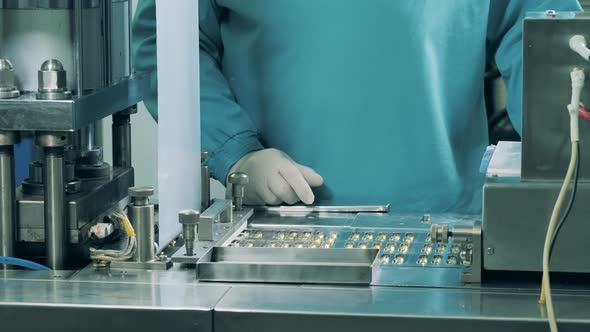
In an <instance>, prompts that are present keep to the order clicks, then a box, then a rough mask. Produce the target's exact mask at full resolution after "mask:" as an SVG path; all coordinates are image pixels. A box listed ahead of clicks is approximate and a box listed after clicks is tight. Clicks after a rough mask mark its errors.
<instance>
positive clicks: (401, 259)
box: [393, 254, 406, 265]
mask: <svg viewBox="0 0 590 332" xmlns="http://www.w3.org/2000/svg"><path fill="white" fill-rule="evenodd" d="M405 257H406V256H405V255H403V254H397V255H395V257H394V258H393V263H394V264H397V265H401V264H403V263H404V260H405Z"/></svg>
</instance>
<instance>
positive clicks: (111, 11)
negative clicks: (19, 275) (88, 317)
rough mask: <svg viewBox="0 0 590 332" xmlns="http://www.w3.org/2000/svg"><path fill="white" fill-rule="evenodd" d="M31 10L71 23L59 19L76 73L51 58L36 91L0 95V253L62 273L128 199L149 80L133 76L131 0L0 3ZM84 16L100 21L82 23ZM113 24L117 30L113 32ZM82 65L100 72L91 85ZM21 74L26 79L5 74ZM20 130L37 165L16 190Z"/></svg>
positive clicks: (15, 10) (0, 52)
mask: <svg viewBox="0 0 590 332" xmlns="http://www.w3.org/2000/svg"><path fill="white" fill-rule="evenodd" d="M115 4H116V5H117V8H116V9H115V7H114V6H115ZM29 10H30V11H31V12H35V13H45V12H46V13H54V12H59V13H65V17H69V20H68V21H67V22H61V23H63V24H66V23H68V22H69V23H70V24H71V32H68V33H71V36H72V39H71V43H72V44H71V45H72V48H71V53H69V54H68V56H71V61H72V62H73V72H70V73H69V74H70V80H68V79H67V74H68V73H67V72H66V70H65V69H64V68H63V67H62V64H61V62H60V61H58V60H48V61H46V62H45V63H44V64H43V66H42V67H41V70H39V73H38V76H39V87H38V91H30V90H27V89H30V87H26V86H23V87H17V89H18V90H21V91H16V92H17V93H16V94H11V95H6V94H5V95H4V97H9V98H5V99H0V149H1V152H0V161H1V162H0V181H1V183H0V188H1V189H2V192H1V193H0V206H2V207H3V208H2V213H1V214H0V225H2V228H1V229H0V243H2V246H1V248H0V256H15V255H19V256H26V257H38V256H45V257H46V263H47V265H48V266H49V267H50V268H53V269H57V270H60V269H65V268H66V267H67V266H68V261H67V260H66V257H67V254H68V253H69V254H71V255H72V256H74V254H75V252H77V251H78V250H77V249H76V248H75V247H76V245H80V244H82V243H83V242H84V241H85V239H86V236H87V235H86V230H87V229H88V227H89V225H90V224H91V223H92V222H94V221H95V220H97V219H98V218H99V217H101V215H102V214H104V213H105V212H106V211H108V210H109V209H111V208H112V207H114V206H117V205H118V204H119V203H120V202H121V200H123V199H125V198H126V196H127V188H129V187H132V186H133V183H134V176H133V168H132V165H131V127H130V115H131V114H133V113H135V112H136V107H135V105H136V104H137V103H139V102H140V101H141V100H142V99H143V98H144V93H145V91H146V90H147V85H148V78H147V75H146V74H142V73H132V71H131V68H132V63H131V56H130V52H131V38H130V31H131V1H119V0H117V1H112V0H102V1H100V0H92V1H54V2H41V1H40V2H31V1H0V12H1V13H2V14H3V15H20V14H22V13H23V12H24V11H29ZM91 11H92V12H93V13H95V12H96V13H97V15H95V16H97V17H98V19H97V20H92V19H88V18H89V16H88V15H89V13H90V12H91ZM123 11H126V13H124V12H123ZM40 15H43V14H40ZM114 17H117V19H118V20H117V21H114ZM85 19H87V20H85ZM49 24H51V22H50V23H49ZM120 26H122V27H123V28H124V29H123V31H116V33H115V31H114V29H118V27H120ZM4 33H5V34H6V33H9V32H6V31H5V32H4ZM86 40H91V41H94V40H98V41H100V42H99V44H100V48H99V49H100V52H99V54H89V52H88V45H87V44H88V42H86ZM116 47H122V48H123V50H121V51H120V52H119V51H118V50H115V48H116ZM15 49H16V50H15ZM11 51H12V54H18V53H19V52H20V50H18V45H16V46H14V44H11V48H9V49H6V50H5V49H0V58H3V56H4V55H5V53H10V52H11ZM38 51H39V52H44V50H43V49H42V48H40V49H39V50H38ZM114 52H117V54H116V55H115V53H114ZM121 54H123V56H121ZM44 56H45V57H46V58H49V59H52V57H53V56H54V55H53V54H44ZM97 57H98V58H97ZM66 60H68V61H70V59H66ZM7 63H9V62H7ZM32 65H35V66H37V65H38V64H29V67H30V66H32ZM22 67H23V66H21V67H20V68H21V69H22ZM89 67H99V68H102V71H100V72H98V73H94V72H92V75H97V76H96V77H97V78H96V79H92V77H89V76H88V75H86V74H87V72H89V69H88V68H89ZM115 68H119V69H116V70H115ZM121 68H122V69H121ZM26 69H27V70H30V71H32V70H36V68H26ZM115 71H116V72H115ZM6 72H8V71H6ZM19 74H23V75H24V73H19V72H16V73H14V74H12V76H15V75H16V76H18V75H19ZM71 77H73V78H71ZM72 80H73V82H74V83H72ZM17 81H18V80H17ZM90 81H92V83H89V82H90ZM14 85H16V84H14ZM70 86H73V92H72V91H70V90H69V87H70ZM18 92H20V94H19V93H18ZM111 115H112V116H113V165H112V166H110V165H108V164H106V163H104V162H103V160H102V148H101V147H100V146H99V145H98V144H97V142H96V137H95V130H94V128H95V124H96V122H97V121H99V120H101V119H104V118H105V117H107V116H111ZM21 133H33V135H34V137H35V143H36V145H37V147H38V148H39V154H40V161H41V163H37V164H32V165H31V172H30V173H31V174H30V178H29V179H28V180H27V181H26V183H25V185H23V187H21V188H19V189H18V192H15V190H14V179H13V177H14V152H13V151H14V149H13V146H14V144H17V143H18V142H19V136H20V135H21ZM39 165H42V166H39ZM69 165H74V168H75V172H73V171H72V172H70V170H69V169H68V167H69ZM31 188H32V189H31ZM4 207H6V208H4ZM17 242H18V246H17V245H16V244H17ZM39 245H41V246H42V247H43V246H44V247H45V252H44V254H43V253H41V252H39V250H38V248H39ZM17 249H18V250H17ZM75 256H76V258H77V259H79V258H80V256H79V255H75Z"/></svg>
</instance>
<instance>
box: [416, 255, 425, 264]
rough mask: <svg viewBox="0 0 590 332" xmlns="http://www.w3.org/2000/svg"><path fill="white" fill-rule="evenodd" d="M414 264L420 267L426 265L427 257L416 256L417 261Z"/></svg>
mask: <svg viewBox="0 0 590 332" xmlns="http://www.w3.org/2000/svg"><path fill="white" fill-rule="evenodd" d="M416 264H418V265H422V266H424V265H426V264H428V256H427V255H420V256H418V260H417V261H416Z"/></svg>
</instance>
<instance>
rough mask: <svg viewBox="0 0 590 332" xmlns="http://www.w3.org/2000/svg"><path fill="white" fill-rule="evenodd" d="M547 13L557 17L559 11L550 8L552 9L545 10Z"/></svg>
mask: <svg viewBox="0 0 590 332" xmlns="http://www.w3.org/2000/svg"><path fill="white" fill-rule="evenodd" d="M545 15H546V16H547V17H555V16H557V12H556V11H555V10H553V9H550V10H547V11H545Z"/></svg>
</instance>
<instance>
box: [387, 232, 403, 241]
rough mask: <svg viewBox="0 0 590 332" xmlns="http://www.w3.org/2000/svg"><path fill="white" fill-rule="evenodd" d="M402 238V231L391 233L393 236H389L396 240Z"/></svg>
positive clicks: (390, 239)
mask: <svg viewBox="0 0 590 332" xmlns="http://www.w3.org/2000/svg"><path fill="white" fill-rule="evenodd" d="M401 238H402V235H401V233H393V234H391V237H390V238H389V241H394V242H397V241H399V240H400V239H401Z"/></svg>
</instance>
